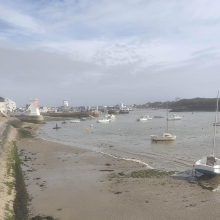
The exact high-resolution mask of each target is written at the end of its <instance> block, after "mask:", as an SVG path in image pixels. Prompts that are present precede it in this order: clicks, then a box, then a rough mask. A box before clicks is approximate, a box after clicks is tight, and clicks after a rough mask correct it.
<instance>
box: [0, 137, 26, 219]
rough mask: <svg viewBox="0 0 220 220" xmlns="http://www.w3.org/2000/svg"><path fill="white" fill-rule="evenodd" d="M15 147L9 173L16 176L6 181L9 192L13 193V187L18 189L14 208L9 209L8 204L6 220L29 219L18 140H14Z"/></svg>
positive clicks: (8, 163) (9, 162) (10, 157)
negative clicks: (12, 179)
mask: <svg viewBox="0 0 220 220" xmlns="http://www.w3.org/2000/svg"><path fill="white" fill-rule="evenodd" d="M12 144H13V147H12V149H11V152H10V154H9V157H8V162H7V175H8V176H9V177H14V179H15V180H14V181H11V182H5V184H6V186H7V187H8V194H9V195H11V193H12V189H15V190H16V196H15V200H14V203H13V209H14V210H10V209H9V204H6V207H5V211H6V217H5V219H4V220H27V219H28V199H29V195H28V193H27V190H26V186H25V182H24V175H23V172H22V169H21V160H20V158H19V156H18V150H17V146H16V142H15V141H13V142H12Z"/></svg>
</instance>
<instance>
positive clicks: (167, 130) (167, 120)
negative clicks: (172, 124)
mask: <svg viewBox="0 0 220 220" xmlns="http://www.w3.org/2000/svg"><path fill="white" fill-rule="evenodd" d="M167 133H168V101H167Z"/></svg>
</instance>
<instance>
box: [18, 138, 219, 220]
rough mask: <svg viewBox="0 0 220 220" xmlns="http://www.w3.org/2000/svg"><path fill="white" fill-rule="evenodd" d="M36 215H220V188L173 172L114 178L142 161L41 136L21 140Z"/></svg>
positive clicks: (93, 219)
mask: <svg viewBox="0 0 220 220" xmlns="http://www.w3.org/2000/svg"><path fill="white" fill-rule="evenodd" d="M17 147H18V150H20V153H21V152H22V153H21V158H22V159H25V161H24V165H23V170H24V172H25V179H26V180H25V181H26V184H27V189H28V192H29V194H30V196H31V197H32V200H31V203H30V204H31V205H30V210H31V216H36V215H38V214H39V215H42V216H53V217H54V218H55V219H60V220H74V219H77V220H105V219H106V220H116V219H118V220H128V219H131V220H133V219H141V220H142V219H148V220H151V219H152V220H155V219H156V220H157V219H158V220H159V219H167V220H168V219H169V220H172V219H175V220H176V219H200V220H201V219H213V220H214V219H220V209H219V205H220V194H219V193H218V192H212V191H210V190H207V189H203V188H202V187H200V186H199V185H198V184H192V183H188V182H187V181H186V180H183V179H182V180H181V179H175V178H172V177H169V176H166V177H160V178H157V177H152V178H143V179H141V178H123V177H121V178H110V174H111V173H115V174H117V173H120V172H125V173H127V172H130V171H134V170H141V169H145V168H146V167H144V166H143V165H141V164H138V163H135V162H132V161H124V160H120V159H115V158H112V157H109V156H107V155H102V154H99V153H96V152H92V151H88V150H84V149H80V148H77V147H72V146H67V145H62V144H56V143H53V142H49V141H44V140H41V139H38V138H34V139H27V140H26V139H22V140H18V141H17Z"/></svg>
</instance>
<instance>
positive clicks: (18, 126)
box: [11, 123, 21, 128]
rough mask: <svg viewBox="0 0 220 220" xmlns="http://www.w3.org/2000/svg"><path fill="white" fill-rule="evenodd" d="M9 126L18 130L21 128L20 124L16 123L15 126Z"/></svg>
mask: <svg viewBox="0 0 220 220" xmlns="http://www.w3.org/2000/svg"><path fill="white" fill-rule="evenodd" d="M11 126H12V127H14V128H20V127H21V124H18V123H16V124H11Z"/></svg>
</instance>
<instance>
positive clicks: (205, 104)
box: [0, 97, 215, 114]
mask: <svg viewBox="0 0 220 220" xmlns="http://www.w3.org/2000/svg"><path fill="white" fill-rule="evenodd" d="M30 100H31V99H30ZM36 100H37V104H36V105H37V107H38V109H39V112H40V113H61V112H63V113H64V112H65V113H67V112H85V111H88V112H93V113H94V112H95V113H98V112H99V111H102V112H104V111H111V110H118V111H120V113H128V112H129V111H133V110H135V109H149V108H150V109H153V110H157V109H165V108H167V104H168V106H169V109H172V111H177V112H178V111H214V110H215V99H214V98H194V99H180V98H179V97H176V98H175V100H174V101H168V102H153V103H151V102H148V103H145V104H140V105H137V104H132V105H128V104H123V103H119V104H116V105H114V106H112V105H111V106H107V105H103V106H77V107H73V106H70V105H69V103H68V101H67V100H63V101H62V105H61V106H59V107H47V106H40V105H38V99H36ZM29 102H30V101H29ZM30 111H31V109H30V104H26V105H25V106H23V107H17V105H16V102H15V101H13V100H11V99H9V98H4V97H0V112H1V113H3V114H9V113H28V112H30Z"/></svg>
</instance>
